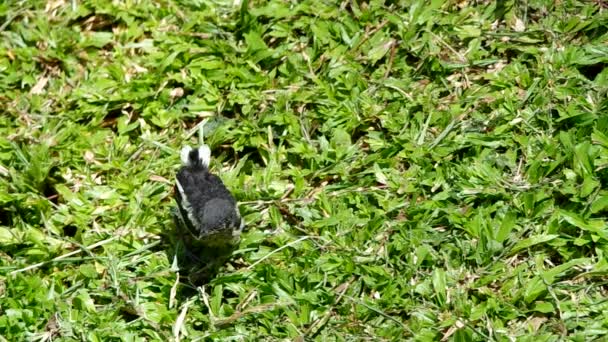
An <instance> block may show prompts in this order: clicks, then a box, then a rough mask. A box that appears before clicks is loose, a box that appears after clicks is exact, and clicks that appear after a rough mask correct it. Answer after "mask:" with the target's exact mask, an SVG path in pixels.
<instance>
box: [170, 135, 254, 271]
mask: <svg viewBox="0 0 608 342" xmlns="http://www.w3.org/2000/svg"><path fill="white" fill-rule="evenodd" d="M181 159H182V163H183V165H182V168H181V169H180V170H179V171H178V173H177V176H176V184H175V190H176V191H175V193H176V200H177V207H178V216H179V221H180V223H181V225H182V226H183V227H180V228H182V229H181V230H182V233H181V235H182V239H183V240H184V242H185V244H186V248H187V249H188V254H190V255H191V256H192V257H195V258H196V259H199V260H200V261H205V262H209V261H213V262H215V261H218V262H219V260H215V259H216V257H217V258H220V257H225V256H226V255H227V253H230V252H231V251H232V250H233V249H234V248H235V245H236V244H237V243H238V241H239V236H240V233H241V231H242V230H243V227H244V221H243V220H242V218H241V215H240V213H239V209H238V206H237V203H236V201H235V199H234V197H233V196H232V194H231V193H230V191H229V190H228V189H227V188H226V186H225V185H224V183H223V182H222V180H221V179H220V178H219V177H218V176H216V175H214V174H212V173H211V172H210V170H209V162H210V161H211V150H210V149H209V146H207V145H202V146H201V147H199V148H198V149H194V148H191V147H190V146H186V147H184V148H183V149H182V151H181Z"/></svg>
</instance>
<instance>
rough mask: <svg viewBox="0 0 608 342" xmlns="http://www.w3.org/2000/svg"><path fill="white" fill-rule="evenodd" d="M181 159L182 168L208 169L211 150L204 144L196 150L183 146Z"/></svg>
mask: <svg viewBox="0 0 608 342" xmlns="http://www.w3.org/2000/svg"><path fill="white" fill-rule="evenodd" d="M181 158H182V163H183V164H184V166H189V167H204V168H209V162H210V161H211V150H210V149H209V146H207V145H205V144H203V145H201V147H199V148H197V149H195V148H192V147H190V146H184V148H182V152H181Z"/></svg>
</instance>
